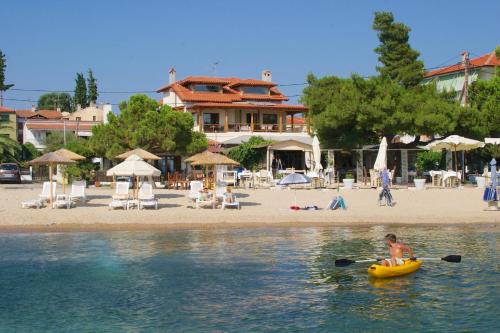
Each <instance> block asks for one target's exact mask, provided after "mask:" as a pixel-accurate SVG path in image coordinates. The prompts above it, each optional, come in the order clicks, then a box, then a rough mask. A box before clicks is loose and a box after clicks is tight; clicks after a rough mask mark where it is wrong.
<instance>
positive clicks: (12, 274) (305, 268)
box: [0, 226, 500, 332]
mask: <svg viewBox="0 0 500 333" xmlns="http://www.w3.org/2000/svg"><path fill="white" fill-rule="evenodd" d="M387 232H395V233H396V234H398V236H400V237H401V238H402V240H404V241H405V242H408V243H409V244H411V245H412V246H413V247H414V249H415V251H416V253H417V255H420V256H426V257H430V256H444V255H447V254H462V255H463V256H464V257H463V262H462V263H460V264H452V263H445V262H437V263H434V262H428V263H425V264H424V265H423V268H422V269H421V270H420V271H418V272H417V273H416V274H413V275H410V276H406V277H402V278H398V279H394V280H389V281H372V280H370V279H368V276H367V274H366V269H367V267H368V264H355V265H351V266H349V267H345V268H336V267H335V266H334V264H333V261H334V259H335V258H341V257H351V258H366V257H373V256H374V255H377V254H379V255H380V254H384V253H385V248H384V244H383V241H382V239H383V236H384V235H385V234H386V233H387ZM499 235H500V231H499V229H498V227H489V226H480V227H478V226H469V227H459V226H450V227H443V226H440V227H418V228H416V227H384V226H376V227H354V228H347V227H332V228H305V229H304V228H258V229H227V230H199V231H198V230H192V231H186V230H178V231H169V232H162V233H159V232H110V233H60V234H3V235H0V332H28V331H29V332H38V331H48V332H214V331H216V332H285V331H286V332H348V331H349V332H384V331H385V332H387V331H394V330H399V329H402V330H405V331H412V332H416V331H439V332H460V331H463V332H493V331H499V330H500V322H499V321H498V314H499V313H500V312H499V304H500V293H499V287H500V279H499V277H500V275H499V273H500V269H499V259H500V257H499V255H498V249H499V248H498V239H499Z"/></svg>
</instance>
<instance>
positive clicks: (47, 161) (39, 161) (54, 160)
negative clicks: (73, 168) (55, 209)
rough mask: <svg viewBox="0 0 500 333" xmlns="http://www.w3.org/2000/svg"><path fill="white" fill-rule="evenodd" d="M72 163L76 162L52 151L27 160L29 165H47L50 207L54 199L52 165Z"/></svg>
mask: <svg viewBox="0 0 500 333" xmlns="http://www.w3.org/2000/svg"><path fill="white" fill-rule="evenodd" d="M74 163H76V162H75V161H73V160H71V159H69V158H66V157H64V156H61V155H59V154H56V153H54V152H50V153H47V154H44V155H42V156H40V157H37V158H35V159H34V160H31V161H29V162H28V164H29V165H48V166H49V182H50V191H49V192H50V194H49V202H50V207H52V201H53V199H54V198H52V167H53V166H54V165H57V164H74Z"/></svg>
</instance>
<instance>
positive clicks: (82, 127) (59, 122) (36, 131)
mask: <svg viewBox="0 0 500 333" xmlns="http://www.w3.org/2000/svg"><path fill="white" fill-rule="evenodd" d="M109 112H112V110H111V105H110V104H104V105H100V106H95V105H91V106H89V107H87V108H84V109H78V110H77V111H75V112H73V113H69V112H60V111H58V110H35V109H34V108H33V109H31V110H17V111H16V114H17V136H18V140H19V141H20V142H21V143H27V142H29V143H32V144H33V145H34V146H35V147H36V148H37V149H39V150H43V149H45V139H46V138H47V136H49V135H50V134H51V133H52V132H64V131H66V132H72V133H74V134H75V135H77V136H80V137H89V136H91V135H92V128H93V127H94V126H96V125H99V124H103V123H106V122H107V115H108V113H109Z"/></svg>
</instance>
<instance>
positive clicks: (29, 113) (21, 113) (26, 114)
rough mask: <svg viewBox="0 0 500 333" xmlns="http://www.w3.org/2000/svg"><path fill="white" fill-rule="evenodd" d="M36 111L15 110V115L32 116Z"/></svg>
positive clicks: (21, 116)
mask: <svg viewBox="0 0 500 333" xmlns="http://www.w3.org/2000/svg"><path fill="white" fill-rule="evenodd" d="M35 114H36V113H35V112H34V111H32V110H16V116H17V117H18V118H29V117H31V116H34V115H35Z"/></svg>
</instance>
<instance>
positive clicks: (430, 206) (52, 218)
mask: <svg viewBox="0 0 500 333" xmlns="http://www.w3.org/2000/svg"><path fill="white" fill-rule="evenodd" d="M235 192H236V193H237V195H238V197H239V201H240V202H241V205H242V209H241V210H239V211H238V210H234V209H227V210H224V211H223V210H221V209H214V210H212V209H194V208H191V207H190V204H189V202H188V200H187V197H186V196H187V194H188V191H182V190H164V189H156V190H155V194H156V196H157V198H159V209H158V210H141V211H139V210H137V209H134V210H129V211H123V210H109V209H108V203H109V202H110V201H111V195H112V193H113V190H111V189H109V188H92V187H91V188H88V189H87V196H88V198H89V201H88V202H87V203H86V204H85V205H78V206H77V207H76V208H72V209H50V208H48V207H45V208H42V209H22V208H21V201H23V200H28V199H34V198H37V197H38V195H39V194H40V193H41V185H40V184H23V185H14V184H12V185H10V184H2V185H0V198H1V200H0V231H3V232H18V231H98V230H141V229H167V228H168V229H170V228H202V229H205V228H220V227H260V226H268V227H269V226H297V227H299V226H326V225H359V224H363V225H366V224H472V223H476V224H498V223H500V212H491V211H485V210H484V209H485V208H486V203H484V202H483V201H482V200H481V195H482V190H481V189H477V188H467V187H465V188H461V189H427V190H424V191H417V190H414V189H393V190H392V194H393V197H394V200H395V202H396V205H395V206H394V207H392V208H389V207H385V206H382V207H379V206H378V205H377V195H378V191H377V190H375V189H357V190H341V191H340V194H341V195H342V196H343V197H344V198H345V200H346V203H347V206H348V209H347V210H345V211H343V210H336V211H331V210H325V209H321V210H318V211H298V212H296V211H290V210H289V209H288V207H289V206H290V204H292V203H293V200H294V199H293V198H294V191H293V190H264V189H259V190H236V191H235ZM337 194H338V193H337V191H336V190H331V189H329V190H297V201H298V204H299V205H300V206H306V205H316V206H318V207H320V208H324V207H326V206H327V204H328V202H329V201H330V199H331V198H332V197H333V196H335V195H337Z"/></svg>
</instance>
